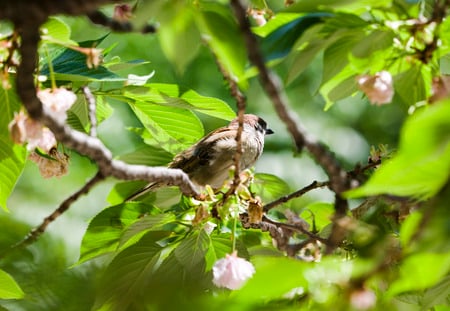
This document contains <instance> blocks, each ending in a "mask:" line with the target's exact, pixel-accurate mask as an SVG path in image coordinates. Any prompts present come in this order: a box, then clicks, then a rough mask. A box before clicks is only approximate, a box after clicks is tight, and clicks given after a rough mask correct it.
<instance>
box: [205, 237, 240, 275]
mask: <svg viewBox="0 0 450 311" xmlns="http://www.w3.org/2000/svg"><path fill="white" fill-rule="evenodd" d="M231 249H232V239H231V237H228V238H227V237H225V236H224V234H221V235H216V234H213V235H211V238H210V245H209V247H208V250H207V252H206V254H205V261H206V268H205V269H206V271H210V270H211V269H212V267H213V266H214V264H215V263H216V261H217V260H219V259H220V258H224V257H225V255H226V254H231ZM241 253H242V252H239V256H240V257H243V255H242V254H241ZM247 255H248V254H247Z"/></svg>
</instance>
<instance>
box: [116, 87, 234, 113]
mask: <svg viewBox="0 0 450 311" xmlns="http://www.w3.org/2000/svg"><path fill="white" fill-rule="evenodd" d="M113 97H115V98H118V99H121V100H124V101H128V100H130V99H131V100H133V101H143V102H148V103H153V104H158V105H163V106H168V107H174V108H183V109H189V110H194V111H198V112H200V113H203V114H206V115H209V116H212V117H216V118H219V119H224V120H231V119H233V118H235V117H236V114H235V112H234V111H233V110H232V109H231V108H230V106H229V105H228V104H227V103H225V102H224V101H222V100H220V99H217V98H213V97H208V96H203V95H200V94H198V93H197V92H195V91H193V90H189V89H183V88H182V87H180V86H178V85H176V84H162V83H149V84H146V85H144V86H141V87H127V88H125V89H124V92H123V94H122V95H118V96H116V95H114V96H113Z"/></svg>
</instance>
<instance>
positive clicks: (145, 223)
mask: <svg viewBox="0 0 450 311" xmlns="http://www.w3.org/2000/svg"><path fill="white" fill-rule="evenodd" d="M173 221H175V215H173V214H156V215H146V216H144V217H142V218H140V219H139V220H138V221H136V222H134V223H132V224H131V225H130V226H129V227H127V228H126V229H125V230H124V231H123V234H122V236H121V237H120V241H119V247H120V248H125V247H126V245H130V240H132V242H133V241H138V240H139V239H140V237H141V236H142V235H144V234H146V233H147V232H148V231H162V230H163V228H162V227H163V226H164V225H166V224H168V223H170V222H173Z"/></svg>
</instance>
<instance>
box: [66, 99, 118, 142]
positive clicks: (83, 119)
mask: <svg viewBox="0 0 450 311" xmlns="http://www.w3.org/2000/svg"><path fill="white" fill-rule="evenodd" d="M112 113H113V109H112V108H111V106H110V105H109V104H108V103H107V102H106V101H104V100H103V96H96V97H95V119H96V123H97V125H99V124H100V123H102V122H103V121H104V120H106V119H107V118H109V117H110V116H111V115H112ZM67 124H69V125H70V126H71V127H72V128H74V129H76V130H78V131H81V132H86V133H88V132H89V129H90V128H91V124H90V119H89V110H88V103H87V100H86V98H85V97H84V96H78V98H77V101H76V102H75V103H74V104H73V105H72V107H70V110H69V111H67Z"/></svg>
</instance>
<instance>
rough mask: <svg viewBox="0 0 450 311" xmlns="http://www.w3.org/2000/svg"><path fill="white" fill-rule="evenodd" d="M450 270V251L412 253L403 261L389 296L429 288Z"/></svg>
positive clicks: (388, 292)
mask: <svg viewBox="0 0 450 311" xmlns="http://www.w3.org/2000/svg"><path fill="white" fill-rule="evenodd" d="M449 272H450V253H442V254H434V253H419V254H415V255H412V256H410V257H407V258H406V259H405V260H404V261H403V262H402V264H401V266H400V276H399V278H397V279H396V280H395V281H394V282H393V283H392V284H391V286H390V288H389V289H388V291H387V296H388V297H392V296H395V295H398V294H400V293H404V292H409V291H416V290H423V289H426V288H429V287H431V286H433V285H435V284H436V283H437V282H438V281H439V280H440V279H441V278H442V277H444V276H445V275H446V274H448V273H449Z"/></svg>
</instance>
